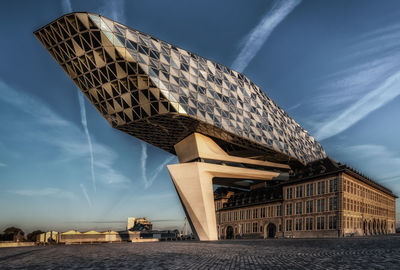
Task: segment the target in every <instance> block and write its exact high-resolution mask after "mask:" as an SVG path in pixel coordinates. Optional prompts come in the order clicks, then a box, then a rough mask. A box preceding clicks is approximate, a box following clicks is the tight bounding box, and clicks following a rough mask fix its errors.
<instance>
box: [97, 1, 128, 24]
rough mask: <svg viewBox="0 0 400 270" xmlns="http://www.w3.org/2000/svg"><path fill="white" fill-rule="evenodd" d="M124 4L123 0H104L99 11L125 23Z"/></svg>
mask: <svg viewBox="0 0 400 270" xmlns="http://www.w3.org/2000/svg"><path fill="white" fill-rule="evenodd" d="M124 6H125V0H112V1H111V0H106V1H104V5H103V6H102V7H101V8H100V12H101V13H104V15H105V16H108V17H109V18H110V19H112V20H114V21H117V22H121V23H125V9H124Z"/></svg>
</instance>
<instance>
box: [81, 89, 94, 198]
mask: <svg viewBox="0 0 400 270" xmlns="http://www.w3.org/2000/svg"><path fill="white" fill-rule="evenodd" d="M78 99H79V108H80V112H81V123H82V126H83V130H84V131H85V135H86V139H87V142H88V147H89V155H90V173H91V176H92V185H93V190H94V192H95V193H96V175H95V173H94V155H93V144H92V139H91V137H90V134H89V129H88V125H87V119H86V109H85V100H84V96H83V94H82V92H81V91H80V90H79V89H78Z"/></svg>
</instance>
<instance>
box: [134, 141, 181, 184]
mask: <svg viewBox="0 0 400 270" xmlns="http://www.w3.org/2000/svg"><path fill="white" fill-rule="evenodd" d="M140 144H141V146H142V155H141V157H140V167H141V169H142V179H143V182H144V188H145V189H147V188H149V187H150V186H151V185H152V184H153V182H154V180H156V178H157V176H158V175H159V174H160V173H161V171H162V169H163V168H165V165H167V164H168V163H169V162H171V161H172V160H173V159H174V158H175V156H170V157H168V158H166V159H165V161H164V162H163V163H162V164H160V165H159V166H158V167H157V168H156V169H155V171H154V172H153V174H152V175H151V177H150V178H148V177H147V174H146V172H147V144H146V143H145V142H140Z"/></svg>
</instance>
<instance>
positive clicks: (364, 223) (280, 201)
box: [214, 158, 397, 239]
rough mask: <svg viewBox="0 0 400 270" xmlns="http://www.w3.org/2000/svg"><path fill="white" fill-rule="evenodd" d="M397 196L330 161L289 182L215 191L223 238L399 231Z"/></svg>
mask: <svg viewBox="0 0 400 270" xmlns="http://www.w3.org/2000/svg"><path fill="white" fill-rule="evenodd" d="M396 198H397V197H396V196H395V195H394V194H393V193H392V192H391V191H390V190H389V189H387V188H385V187H383V186H381V185H379V184H378V183H376V182H374V181H373V180H371V179H369V178H367V177H365V176H363V175H362V174H360V173H359V172H357V171H355V170H353V169H351V168H350V167H348V166H346V165H342V164H340V163H337V162H335V161H333V160H332V159H330V158H326V159H322V160H319V161H316V162H313V163H311V164H309V165H308V166H307V167H304V168H301V169H298V170H296V171H295V173H293V174H292V175H291V176H290V177H289V179H288V180H285V181H282V180H281V181H270V182H268V181H267V182H264V183H261V184H255V185H252V186H250V189H249V190H242V189H235V188H224V187H220V188H218V189H217V190H216V191H215V192H214V199H215V209H216V216H217V229H218V236H219V238H220V239H227V238H228V239H231V238H268V237H345V236H353V235H354V236H360V235H375V234H391V233H395V215H396V214H395V213H396V212H395V200H396Z"/></svg>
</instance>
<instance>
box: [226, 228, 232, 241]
mask: <svg viewBox="0 0 400 270" xmlns="http://www.w3.org/2000/svg"><path fill="white" fill-rule="evenodd" d="M226 239H233V228H232V226H228V227H227V228H226Z"/></svg>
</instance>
